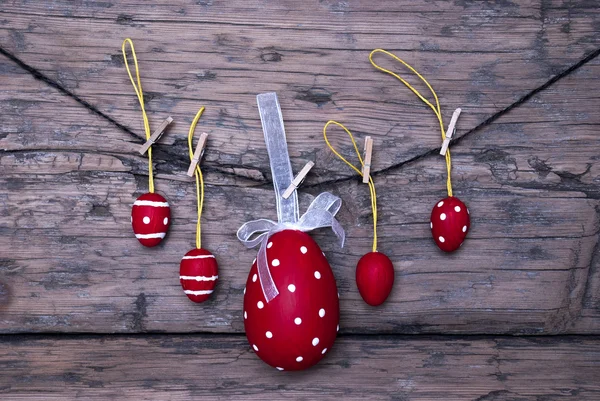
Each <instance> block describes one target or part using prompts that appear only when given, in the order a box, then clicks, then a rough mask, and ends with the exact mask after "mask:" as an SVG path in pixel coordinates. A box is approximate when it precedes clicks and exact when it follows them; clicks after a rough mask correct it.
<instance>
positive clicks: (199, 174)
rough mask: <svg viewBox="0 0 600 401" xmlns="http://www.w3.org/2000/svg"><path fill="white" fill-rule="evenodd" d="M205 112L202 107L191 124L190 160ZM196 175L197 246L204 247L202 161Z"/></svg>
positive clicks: (189, 138) (189, 139)
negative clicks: (201, 220)
mask: <svg viewBox="0 0 600 401" xmlns="http://www.w3.org/2000/svg"><path fill="white" fill-rule="evenodd" d="M203 112H204V107H201V108H200V110H198V113H196V117H194V120H193V121H192V125H190V132H189V133H188V148H189V153H190V161H192V159H193V158H194V150H193V147H192V138H193V137H194V130H195V129H196V124H198V120H200V116H202V113H203ZM194 175H195V176H196V202H197V203H198V221H196V248H198V249H200V248H202V246H201V245H202V243H201V239H200V217H201V216H202V208H203V207H204V177H202V170H200V163H198V164H197V165H196V170H194Z"/></svg>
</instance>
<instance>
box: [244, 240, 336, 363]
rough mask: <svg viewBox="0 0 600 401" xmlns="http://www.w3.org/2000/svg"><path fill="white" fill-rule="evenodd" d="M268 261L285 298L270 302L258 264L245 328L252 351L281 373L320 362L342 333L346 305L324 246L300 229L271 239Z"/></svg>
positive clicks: (249, 291) (251, 277)
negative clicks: (342, 312)
mask: <svg viewBox="0 0 600 401" xmlns="http://www.w3.org/2000/svg"><path fill="white" fill-rule="evenodd" d="M267 262H268V264H269V267H270V269H271V275H272V277H273V280H274V282H275V285H276V286H277V288H278V289H279V295H278V296H277V297H275V298H274V299H273V300H271V301H270V302H268V303H267V301H266V299H265V296H264V294H263V291H262V288H261V285H260V281H259V280H258V269H257V265H256V261H255V262H254V264H253V265H252V268H251V269H250V274H249V275H248V280H247V281H246V289H245V295H244V327H245V329H246V336H247V337H248V342H249V343H250V345H251V346H252V349H253V350H254V352H255V353H256V355H258V357H259V358H260V359H262V360H263V361H264V362H266V363H267V364H269V365H271V366H273V367H274V368H277V369H278V370H301V369H306V368H309V367H311V366H313V365H314V364H316V363H317V362H319V361H320V360H321V359H322V358H323V357H324V355H325V354H326V353H327V351H328V350H330V349H331V347H332V346H333V343H334V341H335V338H336V335H337V331H338V330H339V316H340V306H339V299H338V295H337V294H338V292H337V286H336V282H335V278H334V276H333V272H332V271H331V267H330V266H329V263H328V262H327V259H326V258H325V256H324V255H323V252H321V248H319V245H317V243H316V242H315V241H314V240H313V239H312V238H311V237H310V235H308V234H306V233H303V232H302V231H298V230H284V231H280V232H278V233H276V234H274V235H273V236H271V237H270V238H269V243H268V245H267Z"/></svg>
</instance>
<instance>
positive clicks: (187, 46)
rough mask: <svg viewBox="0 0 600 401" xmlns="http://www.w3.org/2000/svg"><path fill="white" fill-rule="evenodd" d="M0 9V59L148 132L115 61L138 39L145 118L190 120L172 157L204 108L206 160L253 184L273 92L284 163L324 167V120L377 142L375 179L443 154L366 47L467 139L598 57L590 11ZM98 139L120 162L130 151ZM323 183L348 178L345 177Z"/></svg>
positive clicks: (426, 6) (482, 6)
mask: <svg viewBox="0 0 600 401" xmlns="http://www.w3.org/2000/svg"><path fill="white" fill-rule="evenodd" d="M0 10H1V12H2V15H3V16H4V20H3V21H4V23H3V24H2V25H1V26H0V34H1V35H2V36H0V40H1V42H2V44H3V47H5V48H6V49H8V50H9V51H11V52H13V53H15V54H17V55H18V56H19V57H20V58H22V59H23V60H24V61H25V62H27V63H29V64H30V65H32V66H34V67H36V68H39V69H40V70H41V71H42V72H44V73H46V74H47V75H48V76H49V77H50V78H52V79H54V80H56V81H57V82H59V83H60V84H61V85H63V86H65V87H66V88H68V89H69V90H71V91H73V92H74V93H77V94H78V95H79V96H82V97H83V98H85V99H87V100H88V101H90V102H91V103H93V104H94V105H96V106H97V107H98V108H99V109H100V110H102V111H104V112H106V113H108V114H109V115H111V116H112V117H114V118H116V119H117V120H118V121H120V122H122V123H124V124H126V125H128V126H131V127H133V128H134V129H135V131H136V132H138V133H140V134H141V121H140V119H139V113H138V111H137V110H138V106H137V104H136V101H135V97H134V96H133V93H132V90H131V87H130V84H129V82H128V80H127V78H126V75H125V71H124V67H123V65H122V61H123V60H122V57H121V56H120V42H121V40H122V39H123V38H124V37H125V36H131V37H133V38H134V39H135V40H136V43H137V45H138V52H139V56H140V63H141V65H142V69H143V71H142V76H143V81H144V86H145V88H146V91H147V94H148V96H147V98H148V100H149V102H148V109H149V111H150V112H151V118H152V120H153V121H154V122H156V121H159V120H161V119H162V118H164V116H165V115H166V114H169V115H173V116H174V117H175V120H176V122H185V123H183V124H181V125H179V126H177V125H176V126H175V127H176V129H177V132H174V133H173V134H172V135H169V136H168V137H167V138H165V142H164V143H165V144H169V145H170V144H173V143H175V144H178V145H179V146H176V147H175V149H174V151H175V153H176V154H177V158H176V159H177V160H181V161H185V155H184V154H183V153H184V152H183V151H184V150H185V148H184V146H183V142H181V140H182V139H183V137H184V136H185V131H186V129H185V128H186V127H185V125H187V122H188V121H189V120H190V119H191V117H192V116H193V115H194V113H195V111H196V110H197V108H198V106H199V104H204V105H206V106H208V108H207V111H206V114H205V122H206V124H207V126H208V127H210V129H209V131H211V132H212V133H213V134H214V135H212V136H211V137H212V140H213V144H214V146H215V149H218V153H214V156H213V157H214V159H213V160H215V161H218V162H219V163H220V164H222V165H223V164H226V165H232V166H236V167H237V166H240V165H241V164H243V165H244V167H245V168H252V169H256V170H258V171H262V172H265V171H267V170H268V169H266V168H265V166H266V156H265V153H264V152H262V151H261V150H262V145H261V143H262V137H261V135H262V134H261V132H260V129H259V122H258V115H257V113H256V106H255V100H254V96H255V94H256V93H258V92H263V91H267V90H276V91H278V92H279V94H280V97H281V99H282V105H283V109H284V115H285V118H286V124H287V127H288V130H289V131H290V132H293V133H295V134H296V135H290V138H289V140H290V145H291V154H292V156H293V157H295V158H302V159H303V161H304V160H307V159H315V160H316V161H320V160H322V158H323V157H324V156H325V155H326V154H327V151H326V150H325V149H318V150H315V146H314V141H315V139H317V138H318V137H319V135H320V131H321V128H322V125H323V123H324V122H325V121H327V119H329V118H336V119H338V120H340V121H343V122H347V123H349V124H350V123H351V125H352V127H353V129H354V130H355V131H357V132H359V133H363V132H369V133H370V134H372V135H374V137H375V139H376V142H377V143H379V146H378V155H377V157H376V158H375V164H374V168H375V169H381V168H385V167H388V166H390V165H395V164H397V163H399V162H401V161H403V160H406V159H408V158H410V157H413V156H415V155H418V154H421V153H422V152H423V150H425V149H430V148H432V147H435V146H439V135H438V134H437V132H436V129H435V122H434V121H433V119H432V116H431V113H430V111H429V110H428V109H427V108H425V107H423V106H422V105H421V104H420V103H418V101H417V100H416V99H415V98H414V97H413V96H412V95H410V94H409V93H408V91H407V90H406V89H405V88H401V87H399V86H398V85H397V83H396V82H395V81H394V80H393V79H392V78H391V77H387V76H385V75H383V74H381V73H378V72H376V71H375V70H374V69H373V68H372V67H371V65H370V64H369V63H368V60H367V54H368V51H370V50H371V49H372V48H374V47H377V46H381V47H385V48H389V49H392V50H396V51H398V52H399V54H400V55H401V56H403V57H406V58H407V59H408V60H409V61H410V62H411V63H413V64H414V65H415V66H417V67H418V68H419V70H420V71H421V72H423V73H424V74H425V75H426V76H427V77H429V78H430V79H431V80H432V82H433V83H434V86H435V87H436V88H437V90H438V92H439V93H440V96H441V100H442V105H443V109H444V114H445V115H447V116H448V115H449V114H450V113H451V112H452V110H453V109H454V108H455V107H457V106H461V107H462V108H463V110H464V111H465V114H464V116H463V117H462V118H461V122H460V127H462V129H467V128H472V127H473V126H475V125H476V124H477V123H479V122H481V121H483V120H484V119H485V118H487V117H489V116H490V115H491V114H493V113H494V112H498V111H500V110H502V109H503V108H505V107H506V106H508V105H509V104H511V103H512V102H514V101H515V100H516V99H518V98H519V97H521V96H523V95H524V94H526V93H527V92H528V91H530V90H532V89H534V88H535V87H537V86H539V85H541V84H542V83H544V82H545V81H547V80H548V79H549V78H550V77H551V76H553V75H555V74H556V73H558V72H560V71H561V70H563V69H565V68H566V67H568V66H569V65H571V64H573V63H574V62H576V61H577V60H578V59H579V58H581V57H582V56H583V55H584V54H586V53H588V52H590V51H592V50H595V49H596V48H597V47H599V46H600V35H599V34H598V32H597V29H596V26H595V24H596V23H597V21H598V9H597V7H595V5H594V4H590V3H588V2H575V3H572V2H569V3H564V2H562V1H558V0H556V1H527V2H521V3H520V4H515V3H510V4H508V3H502V4H500V3H499V4H490V3H489V2H485V3H477V2H475V3H472V2H454V3H448V2H444V1H436V2H431V1H424V0H423V1H413V2H410V4H398V2H394V1H387V2H378V3H377V5H376V7H375V5H373V4H371V3H368V2H325V3H323V2H316V1H315V2H313V3H303V4H302V5H298V4H297V3H296V2H282V3H278V4H264V3H263V2H256V1H255V2H247V1H244V2H239V3H236V2H231V1H226V2H225V1H211V2H205V3H202V4H191V3H176V2H153V5H152V6H151V7H149V6H147V4H146V3H140V2H138V1H107V2H102V3H97V2H93V3H83V4H80V5H78V6H77V7H73V5H72V3H70V2H61V1H58V2H52V3H45V2H41V3H33V4H32V3H30V2H11V3H10V4H5V5H3V6H2V8H1V9H0ZM33 18H34V19H35V21H32V19H33ZM381 62H382V63H385V61H381ZM420 87H421V86H420ZM307 115H310V116H311V118H310V119H309V118H307ZM121 135H124V134H121ZM334 135H335V134H334ZM106 139H107V143H106V144H105V145H104V146H110V147H112V148H113V149H115V150H116V149H120V146H121V145H122V142H123V140H124V139H123V138H117V136H115V137H112V136H110V137H109V138H106ZM82 140H83V138H82ZM113 140H116V141H115V142H113ZM126 140H132V138H127V139H126ZM178 140H179V142H177V141H178ZM83 144H84V143H82V145H83ZM20 149H23V147H20ZM92 149H93V147H92ZM241 155H243V157H242V156H241ZM209 162H210V160H209ZM300 164H303V163H300ZM319 164H320V163H318V167H319ZM327 170H328V173H329V175H332V174H333V172H334V171H335V172H336V173H337V174H339V175H343V176H347V175H348V172H347V169H346V168H345V167H343V166H341V165H340V166H335V165H334V166H327Z"/></svg>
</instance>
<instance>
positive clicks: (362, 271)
mask: <svg viewBox="0 0 600 401" xmlns="http://www.w3.org/2000/svg"><path fill="white" fill-rule="evenodd" d="M356 286H357V287H358V292H360V296H361V297H362V299H363V300H364V301H365V302H366V303H368V304H369V305H371V306H378V305H381V304H382V303H383V302H384V301H385V300H386V299H387V297H388V296H389V295H390V292H391V291H392V287H393V286H394V265H392V261H391V260H390V258H388V257H387V256H385V255H384V254H383V253H381V252H369V253H367V254H366V255H365V256H363V257H362V258H360V260H359V261H358V265H357V266H356Z"/></svg>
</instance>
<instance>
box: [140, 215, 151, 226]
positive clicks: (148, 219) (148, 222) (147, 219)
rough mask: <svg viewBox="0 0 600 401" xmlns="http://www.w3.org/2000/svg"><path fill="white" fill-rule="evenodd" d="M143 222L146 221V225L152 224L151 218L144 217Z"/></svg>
mask: <svg viewBox="0 0 600 401" xmlns="http://www.w3.org/2000/svg"><path fill="white" fill-rule="evenodd" d="M142 220H143V221H144V224H150V217H148V216H144V218H143V219H142Z"/></svg>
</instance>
